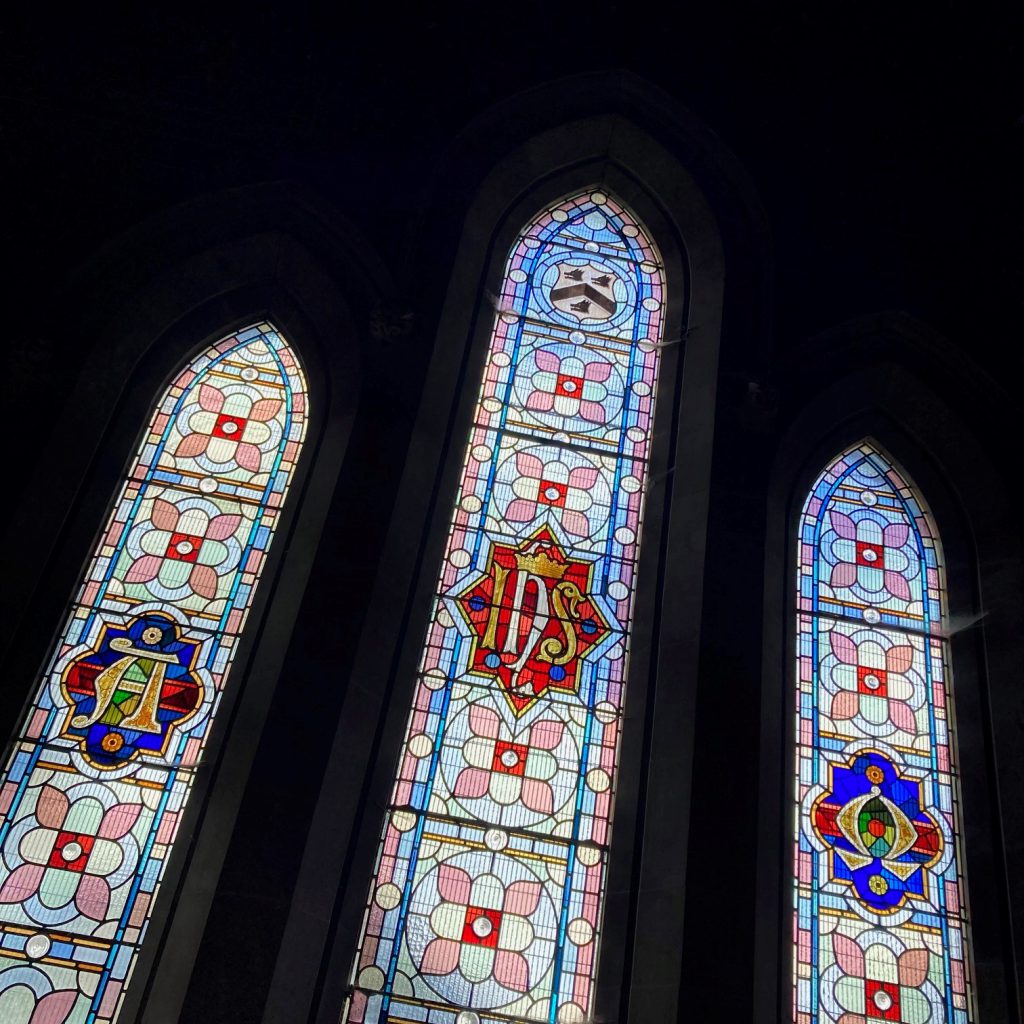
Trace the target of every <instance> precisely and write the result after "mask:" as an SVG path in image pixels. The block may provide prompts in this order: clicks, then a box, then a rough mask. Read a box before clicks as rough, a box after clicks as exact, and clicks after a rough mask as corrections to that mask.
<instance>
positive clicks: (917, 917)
mask: <svg viewBox="0 0 1024 1024" xmlns="http://www.w3.org/2000/svg"><path fill="white" fill-rule="evenodd" d="M799 530H800V532H799V540H798V589H797V619H798V637H797V681H796V685H797V693H796V716H797V717H796V780H795V782H796V804H797V813H796V835H795V843H794V858H795V864H794V867H795V871H794V874H795V884H794V890H793V897H794V905H793V906H794V929H795V935H794V938H795V947H796V948H795V971H794V1018H795V1020H796V1021H797V1022H798V1024H812V1022H813V1024H817V1022H819V1021H821V1022H825V1021H842V1022H843V1024H852V1022H854V1021H865V1020H867V1021H872V1020H890V1021H917V1022H921V1024H925V1022H928V1024H967V1022H968V1021H969V1020H971V1019H973V1009H972V996H971V976H970V956H969V950H968V945H967V939H968V924H967V907H966V888H965V884H964V877H963V851H962V849H961V844H960V805H959V786H958V779H957V773H956V760H955V753H956V749H955V737H954V733H953V697H952V688H951V680H950V668H949V665H950V661H949V643H948V640H947V636H946V633H945V632H944V629H943V623H944V622H945V621H946V614H947V612H946V593H945V583H944V570H943V563H942V551H941V546H940V543H939V538H938V535H937V533H936V530H935V527H934V525H933V523H932V520H931V517H930V515H929V514H928V512H927V511H926V509H925V506H924V503H923V501H922V500H921V497H920V496H919V495H918V493H917V491H916V490H915V489H914V487H913V486H912V485H911V484H910V482H909V481H908V480H907V478H906V477H905V475H904V474H903V473H902V472H901V470H899V469H898V468H897V467H896V465H895V464H894V463H893V462H892V460H891V459H889V458H888V457H887V456H886V455H885V454H884V453H883V452H881V451H880V450H879V449H878V448H877V447H876V446H874V445H873V444H871V443H867V442H865V443H862V444H860V445H858V446H856V447H854V448H851V449H850V450H848V451H846V452H844V453H843V454H842V455H840V456H839V457H838V458H837V459H836V460H835V461H834V462H833V463H832V464H831V465H830V466H829V467H828V468H827V469H826V470H825V471H824V472H823V473H822V474H821V476H820V477H819V478H818V480H817V482H816V483H815V485H814V488H813V489H812V491H811V493H810V495H809V497H808V499H807V502H806V504H805V506H804V509H803V513H802V516H801V519H800V527H799Z"/></svg>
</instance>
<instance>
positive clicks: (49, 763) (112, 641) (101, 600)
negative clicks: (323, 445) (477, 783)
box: [0, 323, 307, 1024]
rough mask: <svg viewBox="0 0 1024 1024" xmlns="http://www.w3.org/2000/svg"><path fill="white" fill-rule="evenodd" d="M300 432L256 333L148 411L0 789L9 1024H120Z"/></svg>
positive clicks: (0, 942) (213, 357)
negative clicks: (115, 1023) (126, 993)
mask: <svg viewBox="0 0 1024 1024" xmlns="http://www.w3.org/2000/svg"><path fill="white" fill-rule="evenodd" d="M306 416H307V413H306V386H305V382H304V380H303V375H302V371H301V369H300V368H299V366H298V364H297V362H296V360H295V356H294V355H293V354H292V352H291V350H290V349H289V347H288V345H287V344H286V343H285V341H284V340H283V339H282V338H281V336H280V335H279V334H278V333H277V331H276V330H275V329H274V328H273V327H271V326H270V325H269V324H266V323H260V324H257V325H255V326H253V327H250V328H248V329H247V330H243V331H239V332H237V333H235V334H232V335H230V336H228V337H226V338H224V339H223V340H221V341H220V342H218V343H217V344H216V345H214V346H213V347H212V348H210V349H208V350H207V351H205V352H203V354H202V355H200V356H199V357H198V358H196V359H193V360H192V361H191V362H190V363H189V364H188V366H187V367H186V368H185V369H184V370H182V371H181V373H179V374H178V376H177V377H176V378H175V379H174V381H173V382H172V383H171V385H170V386H169V387H168V388H167V390H166V391H165V392H164V393H163V394H162V395H161V396H160V397H159V400H158V401H157V403H156V405H155V408H154V410H153V413H152V418H151V420H150V423H149V426H148V428H147V430H146V432H145V435H144V436H143V439H142V442H141V445H140V447H139V450H138V454H137V455H136V457H135V459H134V461H133V462H132V464H131V467H130V469H129V471H128V474H127V477H126V478H125V480H124V481H123V482H122V484H121V485H120V488H119V490H118V493H117V495H116V496H115V500H114V502H113V507H112V509H111V511H110V514H109V517H108V519H107V522H106V524H105V526H104V528H103V531H102V533H101V534H100V536H99V539H98V540H97V542H96V548H95V551H94V553H93V556H92V558H91V560H90V561H89V563H88V565H87V568H86V571H85V576H84V579H83V580H82V583H81V586H80V587H79V589H78V590H77V592H76V593H75V595H74V597H73V600H72V601H71V603H70V606H69V610H68V613H67V618H66V620H65V623H64V625H63V628H62V629H61V631H60V634H59V639H58V640H57V643H56V647H55V649H54V651H53V652H52V655H51V657H50V659H49V661H48V663H47V666H46V668H45V671H44V673H43V676H42V680H41V681H40V683H39V685H38V687H37V689H36V690H35V693H34V695H33V697H32V701H31V703H30V705H29V708H28V711H27V713H26V715H25V717H24V721H23V722H22V724H21V727H20V729H19V731H18V733H17V735H16V737H15V740H14V744H13V750H12V751H11V754H10V757H9V758H8V760H7V762H6V767H5V770H4V774H3V777H2V779H0V812H2V813H3V819H2V822H0V1020H2V1021H4V1024H28V1022H31V1024H65V1022H67V1024H80V1022H90V1024H92V1022H109V1021H114V1020H115V1019H116V1018H117V1016H118V1012H119V1009H120V1006H121V1003H122V998H123V994H124V991H125V988H126V986H127V984H128V982H129V980H130V978H131V975H132V971H133V969H134V967H135V964H136V959H137V955H138V951H139V947H140V944H141V943H142V942H143V941H144V939H145V935H146V926H147V922H148V921H149V919H150V915H151V913H152V909H153V904H154V900H155V899H156V897H157V892H158V890H159V888H160V882H161V879H162V877H163V875H164V868H165V866H166V863H167V859H168V857H169V856H170V855H171V850H172V847H173V845H174V841H175V836H176V834H177V832H178V827H179V824H180V821H181V816H182V813H183V811H184V809H185V805H186V803H187V801H188V798H189V793H190V790H191V788H192V784H193V781H194V779H195V773H196V768H197V767H198V766H199V764H200V761H201V759H202V756H203V749H204V747H205V745H206V741H207V739H208V737H209V734H210V729H211V726H212V725H213V718H214V715H215V714H216V711H217V708H218V705H219V704H220V699H221V696H222V693H223V689H224V686H225V684H226V682H227V677H228V674H229V670H230V667H231V661H232V658H233V656H234V654H235V651H236V649H237V647H238V642H239V636H240V634H241V632H242V629H243V628H244V626H245V620H246V615H247V613H248V611H249V609H250V607H251V605H252V598H253V593H254V591H255V589H256V586H257V584H258V582H259V578H260V573H261V572H262V570H263V566H264V564H265V561H266V557H267V549H268V547H269V545H270V541H271V539H272V537H273V534H274V530H275V528H276V526H277V523H278V520H279V517H280V514H281V506H282V504H283V502H284V499H285V494H286V492H287V490H288V483H289V480H290V478H291V475H292V471H293V470H294V468H295V462H296V459H297V458H298V455H299V449H300V447H301V445H302V439H303V436H304V434H305V429H306ZM11 684H12V685H14V681H11Z"/></svg>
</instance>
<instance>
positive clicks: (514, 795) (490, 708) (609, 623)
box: [345, 191, 665, 1024]
mask: <svg viewBox="0 0 1024 1024" xmlns="http://www.w3.org/2000/svg"><path fill="white" fill-rule="evenodd" d="M664 301H665V297H664V283H663V273H662V269H661V265H660V262H659V259H658V256H657V254H656V252H655V250H654V247H653V245H652V244H651V242H650V241H648V239H647V237H646V234H645V232H644V230H643V228H642V227H641V226H640V225H639V224H638V223H637V221H636V219H635V218H634V217H633V216H632V215H631V214H630V213H628V212H627V211H626V210H625V209H624V208H623V207H622V206H620V205H619V204H618V203H616V202H615V201H614V200H613V199H611V198H610V197H608V196H607V195H605V194H603V193H600V192H592V191H587V192H585V193H582V194H579V195H574V196H571V197H570V198H568V199H565V200H563V201H561V202H559V203H557V204H556V205H554V206H552V207H550V208H549V209H547V210H545V211H544V212H543V213H542V214H541V215H539V216H538V217H537V218H536V219H535V220H533V221H532V222H531V223H530V224H529V225H528V226H527V227H526V228H525V229H524V230H523V231H522V233H521V234H520V235H519V237H518V238H517V239H516V241H515V244H514V245H513V247H512V251H511V253H510V254H509V257H508V261H507V263H506V265H505V275H504V280H503V284H502V290H501V295H500V297H499V299H498V300H497V310H496V313H495V318H494V325H493V330H492V334H491V341H490V346H489V350H488V355H487V361H486V365H485V368H484V374H483V381H482V385H481V388H480V392H479V398H478V402H477V405H476V409H475V412H474V416H473V425H472V427H471V430H470V437H469V440H468V443H467V445H466V449H465V457H464V461H463V468H462V475H461V478H460V486H459V491H458V494H457V496H456V501H455V508H454V510H453V513H452V518H451V521H450V527H449V532H448V540H447V545H446V548H445V554H444V560H443V562H442V565H441V569H440V573H439V577H438V580H437V589H436V591H435V599H434V604H433V610H432V613H431V618H430V621H429V625H428V628H427V635H426V639H425V643H424V648H423V654H422V657H421V660H420V664H419V671H418V676H417V680H416V686H415V693H414V697H413V706H412V710H411V712H410V715H409V720H408V726H407V729H406V733H405V740H404V744H403V748H402V752H401V756H400V760H399V764H398V768H397V777H396V779H395V783H394V788H393V791H392V794H391V799H390V804H389V807H388V811H387V814H386V819H385V822H384V828H383V835H382V838H381V842H380V847H379V850H378V855H377V862H376V866H375V869H374V877H373V881H372V883H371V886H370V894H369V901H368V905H367V909H366V913H365V917H364V921H363V928H362V935H361V938H360V942H359V950H358V953H357V956H356V960H355V963H354V965H353V968H352V974H351V977H350V979H349V980H350V985H351V988H350V995H349V1002H348V1006H347V1011H346V1012H347V1016H346V1017H345V1019H346V1020H348V1021H349V1022H352V1024H357V1022H358V1024H371V1022H372V1024H378V1022H382V1021H429V1022H431V1024H479V1022H498V1021H503V1022H509V1021H521V1020H532V1021H549V1022H552V1024H554V1022H559V1024H571V1022H576V1021H580V1022H582V1021H583V1020H584V1019H588V1017H589V1014H590V1013H591V1010H592V1004H593V986H594V977H595V973H596V964H597V947H598V936H599V933H600V930H601V911H602V904H603V895H604V887H605V878H606V865H607V857H608V848H609V835H610V829H611V819H612V804H613V799H614V793H615V775H616V766H617V756H618V748H619V732H620V728H621V723H622V706H623V699H624V691H625V687H626V679H627V672H626V663H627V652H628V641H629V629H630V621H631V613H632V607H633V596H634V593H635V580H636V569H637V553H638V545H639V542H640V528H641V521H642V510H643V500H644V491H645V488H646V483H647V473H648V460H649V455H650V443H651V428H652V422H653V415H654V399H655V387H656V383H657V372H658V362H659V344H660V341H661V334H662V322H663V312H664Z"/></svg>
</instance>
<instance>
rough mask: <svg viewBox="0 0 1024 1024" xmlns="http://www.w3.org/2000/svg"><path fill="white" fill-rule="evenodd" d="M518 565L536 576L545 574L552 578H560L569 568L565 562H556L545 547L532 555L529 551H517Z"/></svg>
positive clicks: (523, 570)
mask: <svg viewBox="0 0 1024 1024" xmlns="http://www.w3.org/2000/svg"><path fill="white" fill-rule="evenodd" d="M516 566H517V567H518V568H519V569H520V570H521V571H522V572H530V573H533V575H534V576H544V577H546V578H547V579H551V580H560V579H561V578H562V577H563V576H564V575H565V571H566V569H568V568H569V566H568V565H567V564H566V563H565V562H556V561H555V560H554V559H553V558H552V557H551V555H550V554H549V553H548V551H547V550H545V549H544V548H541V549H540V550H539V551H537V552H536V554H532V555H531V554H529V552H525V551H517V552H516Z"/></svg>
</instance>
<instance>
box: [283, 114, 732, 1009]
mask: <svg viewBox="0 0 1024 1024" xmlns="http://www.w3.org/2000/svg"><path fill="white" fill-rule="evenodd" d="M533 102H534V103H535V104H536V102H537V97H536V96H535V97H533ZM534 123H536V122H534ZM691 128H692V126H684V127H679V126H678V125H677V126H676V127H675V129H674V130H675V131H676V132H677V133H678V135H679V136H680V137H684V138H685V139H686V140H687V142H688V143H689V144H690V145H691V146H693V147H694V148H700V146H701V145H702V144H706V140H700V139H698V138H696V133H694V132H692V130H690V129H691ZM666 134H670V133H666ZM673 148H674V149H675V150H676V151H678V147H673ZM705 155H706V153H705ZM584 188H598V189H601V190H603V191H607V192H608V193H609V194H611V195H614V196H616V197H618V198H619V199H621V200H622V201H623V202H624V203H626V204H627V205H628V206H629V207H630V208H631V209H632V210H633V211H634V213H635V214H636V215H637V216H638V217H639V218H640V219H641V220H642V221H643V222H644V224H645V225H646V227H647V229H648V230H649V232H650V233H651V235H652V237H653V238H654V239H655V241H656V244H657V245H658V247H659V248H660V249H661V252H662V255H663V258H664V264H665V267H666V276H667V280H668V289H667V292H668V296H669V300H668V311H667V327H666V337H667V338H668V339H669V340H670V341H674V340H675V339H676V338H678V337H681V336H683V335H685V334H686V332H687V331H690V334H689V335H688V336H687V337H686V349H685V356H684V357H683V356H681V346H678V345H674V344H670V345H668V346H667V347H666V350H665V365H664V366H663V369H662V382H663V383H662V387H663V388H664V391H663V393H662V403H663V404H662V406H661V409H660V410H659V413H658V417H659V418H658V420H657V424H656V428H655V433H656V441H655V449H654V454H653V460H654V466H653V469H652V478H653V480H654V484H653V487H652V492H651V496H650V497H649V499H648V501H649V504H648V514H647V522H646V526H645V531H646V536H647V537H648V539H649V542H648V546H647V548H646V549H645V553H642V554H641V567H640V576H641V579H643V580H644V582H643V583H642V584H641V586H640V592H639V594H638V603H637V611H636V619H635V621H636V622H637V623H638V624H640V625H638V627H637V628H638V630H639V632H638V634H637V635H636V637H635V638H634V644H635V647H634V655H633V661H632V664H631V669H630V677H631V679H634V680H643V681H644V683H642V684H641V685H640V686H639V687H637V688H636V689H634V690H633V693H632V696H631V701H632V702H633V703H632V705H631V706H630V709H629V711H628V712H627V718H628V719H629V724H628V726H627V730H626V735H625V738H624V741H623V748H622V761H621V768H620V787H621V788H620V796H619V802H618V804H617V811H616V813H617V826H616V829H617V832H616V838H615V846H614V851H613V854H612V863H611V876H610V883H609V903H608V905H607V907H606V911H605V914H606V920H607V921H609V922H610V925H609V928H608V931H607V933H606V936H605V940H604V947H603V952H602V959H601V967H600V970H599V977H598V1004H597V1012H598V1013H599V1014H604V1015H606V1016H611V1017H614V1016H618V1015H622V1016H623V1017H624V1015H625V1014H626V1012H627V1010H626V1007H627V1006H628V1008H629V1009H628V1013H629V1014H630V1015H631V1016H632V1015H634V1014H635V1015H636V1018H637V1019H659V1020H660V1019H665V1020H667V1019H672V1018H674V1016H675V1013H676V1010H677V1006H678V998H679V994H678V978H679V969H680V965H679V963H678V950H679V948H680V945H681V935H682V908H683V902H684V895H685V893H684V880H685V863H686V846H687V838H686V837H687V823H688V777H689V761H688V758H689V744H688V742H687V737H688V736H689V735H690V730H691V729H692V722H693V718H692V713H693V712H692V700H693V680H694V678H695V674H696V654H697V639H698V635H699V624H700V607H701V593H702V589H703V583H702V575H701V564H702V551H703V534H704V517H705V516H706V504H705V502H706V494H707V473H708V464H709V458H710V440H711V434H712V426H713V417H714V403H715V372H716V366H717V361H718V349H719V333H720V323H721V317H722V303H723V297H722V293H723V275H724V267H723V264H724V254H723V249H722V241H721V235H720V233H719V228H718V225H717V221H716V218H715V214H714V213H712V210H711V207H710V204H709V201H708V199H707V198H706V195H705V194H704V193H703V192H702V190H701V189H700V188H699V187H698V185H697V184H696V183H695V181H694V179H693V178H692V177H691V176H690V174H689V173H688V171H687V170H686V169H685V168H684V167H683V165H682V164H681V162H680V160H679V159H678V157H677V156H676V155H674V153H673V151H672V149H669V148H666V145H665V144H663V143H662V142H660V141H659V136H658V135H656V134H648V132H647V131H645V130H643V129H642V128H640V127H638V126H637V124H636V123H635V122H634V121H633V120H631V119H630V118H628V117H627V116H624V115H593V114H591V115H589V116H586V117H581V118H580V119H579V120H576V121H572V122H570V123H568V124H563V125H560V126H558V127H553V128H552V129H551V130H549V131H546V132H542V133H540V134H538V135H535V136H533V137H532V138H528V139H526V140H525V141H524V142H523V143H522V145H520V146H519V147H518V148H516V149H514V150H513V151H512V152H511V153H509V154H506V155H504V156H503V158H502V159H501V160H499V161H498V162H497V163H496V166H495V167H494V169H493V170H492V171H491V172H490V173H489V174H488V175H487V176H486V177H485V178H484V180H483V181H482V183H481V184H480V185H479V187H478V188H477V189H476V191H475V192H474V193H473V195H474V199H473V201H472V203H471V204H470V206H469V209H468V210H467V211H465V219H464V229H463V233H462V241H461V243H460V246H459V250H458V253H457V255H456V257H455V262H454V272H453V274H452V276H451V280H450V284H449V287H448V289H447V299H446V301H445V305H444V309H443V311H442V315H441V318H440V324H439V328H438V332H437V342H436V345H435V348H434V354H433V357H432V359H431V363H430V367H429V371H428V375H427V379H426V383H425V389H424V394H425V398H424V400H423V402H422V405H421V407H420V410H419V415H418V419H417V424H416V428H415V430H414V434H413V439H412V445H411V448H410V453H409V456H408V459H407V462H406V467H405V472H404V476H403V479H402V485H401V488H400V491H399V495H398V499H397V501H396V504H395V511H394V514H393V518H392V526H391V529H390V531H389V534H388V539H387V542H386V544H385V546H384V548H383V549H382V550H381V552H380V568H379V572H378V577H377V583H376V588H375V592H374V594H373V595H372V597H371V599H370V603H369V612H368V616H367V627H366V630H365V631H364V635H363V637H362V639H361V641H360V645H359V650H358V652H357V655H356V658H355V661H354V666H353V675H352V680H353V688H352V690H351V691H350V694H349V697H348V699H347V700H346V703H345V705H344V707H343V709H342V717H341V723H340V727H339V731H338V734H337V737H336V740H335V744H334V748H333V750H332V752H331V757H330V762H329V764H328V769H327V773H326V774H325V777H324V783H323V788H322V792H321V797H320V801H319V805H318V808H317V812H316V814H315V816H314V823H313V828H312V830H311V833H310V838H309V842H308V844H307V847H306V852H305V855H304V861H303V865H302V870H301V873H300V876H299V881H298V884H297V888H296V894H295V899H294V903H293V909H292V914H291V918H290V920H289V925H288V929H287V931H286V933H285V937H284V941H283V943H282V951H281V956H280V959H279V962H278V966H277V970H276V973H275V977H274V981H273V985H272V988H271V992H270V995H269V998H268V1002H267V1007H266V1011H265V1014H264V1020H265V1021H268V1022H269V1021H282V1022H283V1021H285V1020H294V1019H296V1017H297V1016H298V1017H299V1018H303V1017H305V1015H306V1014H307V1013H309V1014H310V1016H311V1019H316V1020H318V1021H327V1020H331V1019H333V1018H334V1016H335V1015H336V1014H337V1012H338V1010H339V1008H340V1006H341V1003H342V996H343V993H344V990H345V987H346V984H347V982H346V977H345V976H346V973H347V970H348V967H349V964H350V963H351V956H352V951H353V950H354V948H355V943H356V939H357V935H358V930H359V924H360V918H361V915H362V909H363V898H364V892H365V886H366V882H367V879H369V877H370V873H371V867H372V860H373V854H374V850H375V848H376V844H377V838H378V827H379V825H378V823H379V808H380V807H382V806H384V804H385V803H386V801H387V794H388V791H389V789H390V785H391V774H392V768H393V765H394V763H395V760H396V756H397V752H398V748H399V745H400V742H401V738H402V732H403V729H404V724H405V718H406V714H407V708H408V695H409V692H410V691H409V687H410V681H411V680H412V679H413V678H414V675H415V661H416V659H417V658H418V655H419V643H420V638H421V636H422V632H421V631H422V628H423V623H424V622H425V621H426V616H427V613H428V608H429V601H430V592H431V589H432V587H433V580H434V567H435V566H436V565H437V564H439V561H440V553H441V545H442V543H443V540H444V536H445V533H446V531H447V519H448V515H449V509H450V507H451V504H450V502H451V496H452V495H453V493H454V490H455V484H456V481H457V474H458V469H459V466H458V461H459V454H460V450H461V445H462V438H463V437H465V435H466V431H467V429H468V427H467V425H468V422H469V416H470V413H471V410H472V407H473V404H474V402H475V397H476V396H475V381H476V380H478V379H479V376H480V371H481V367H482V361H483V358H484V353H485V351H486V348H487V341H488V337H489V333H490V328H491V310H490V307H489V306H488V305H487V304H486V301H483V299H482V297H483V296H484V294H485V293H486V292H488V291H490V292H492V293H494V292H496V291H497V290H498V289H497V287H496V286H497V284H498V282H499V281H500V277H501V273H502V265H503V262H504V259H505V255H506V253H507V251H508V249H509V247H510V245H511V242H512V240H513V238H514V237H515V235H516V234H517V232H518V231H519V230H520V228H521V226H522V224H524V223H526V222H528V221H529V220H530V218H532V216H533V215H534V214H535V213H536V211H537V210H539V209H542V208H543V207H544V206H545V204H550V203H552V202H554V201H556V200H558V199H559V198H561V197H562V196H564V195H566V194H569V193H572V192H574V191H579V190H581V189H584ZM691 328H692V330H691ZM683 359H685V364H686V374H685V377H684V376H683V374H682V372H681V371H682V367H681V362H682V361H683ZM659 488H661V489H662V490H660V491H659ZM659 541H660V544H659V543H658V542H659ZM659 548H663V549H664V548H667V550H668V555H667V556H665V557H661V556H660V555H659V553H658V552H659ZM406 580H411V581H412V585H411V586H410V587H409V589H408V591H406V590H405V589H404V588H405V584H404V583H403V582H401V581H406ZM644 690H646V693H644V692H643V691H644ZM655 705H656V706H657V711H656V713H655V711H654V706H655ZM368 721H376V722H377V723H378V725H377V728H376V731H375V732H372V731H371V730H369V729H367V722H368ZM654 765H657V769H656V770H654V767H653V766H654ZM367 766H369V772H367ZM356 780H363V781H362V784H361V785H356V784H354V783H355V782H356ZM323 950H326V952H324V953H323V954H322V955H321V953H322V951H323ZM672 979H676V981H675V982H673V980H672Z"/></svg>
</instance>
